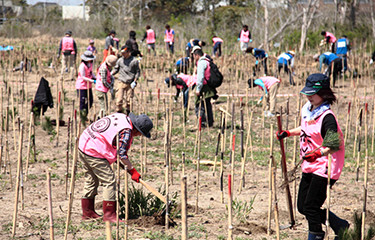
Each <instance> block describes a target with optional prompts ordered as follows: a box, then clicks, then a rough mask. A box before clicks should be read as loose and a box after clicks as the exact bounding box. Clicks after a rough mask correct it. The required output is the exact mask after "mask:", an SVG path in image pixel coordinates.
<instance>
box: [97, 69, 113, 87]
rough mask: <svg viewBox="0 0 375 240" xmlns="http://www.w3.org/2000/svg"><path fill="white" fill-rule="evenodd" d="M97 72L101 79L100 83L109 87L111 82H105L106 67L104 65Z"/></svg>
mask: <svg viewBox="0 0 375 240" xmlns="http://www.w3.org/2000/svg"><path fill="white" fill-rule="evenodd" d="M99 74H100V77H101V79H102V83H103V85H104V86H105V87H106V88H111V84H110V83H108V82H107V77H108V76H107V74H108V72H107V69H106V68H105V67H101V68H99Z"/></svg>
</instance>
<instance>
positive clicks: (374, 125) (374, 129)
mask: <svg viewBox="0 0 375 240" xmlns="http://www.w3.org/2000/svg"><path fill="white" fill-rule="evenodd" d="M374 89H375V87H374ZM373 96H374V95H373ZM372 111H373V113H372V139H371V153H374V138H375V98H374V102H373V110H372Z"/></svg>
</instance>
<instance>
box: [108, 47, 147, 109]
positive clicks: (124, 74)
mask: <svg viewBox="0 0 375 240" xmlns="http://www.w3.org/2000/svg"><path fill="white" fill-rule="evenodd" d="M131 53H132V48H131V46H128V45H125V46H122V47H121V55H122V57H121V58H120V59H118V60H117V63H116V66H115V67H114V69H113V70H112V72H111V75H116V74H117V73H118V72H120V76H119V78H118V80H119V81H118V83H117V89H116V110H117V112H123V101H124V100H123V98H124V93H125V97H126V105H125V110H126V113H127V114H129V112H130V111H131V102H132V100H133V97H134V88H135V87H136V86H137V80H138V78H139V76H140V74H141V70H140V68H139V61H138V60H137V59H136V58H135V57H133V56H132V55H131Z"/></svg>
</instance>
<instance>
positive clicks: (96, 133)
mask: <svg viewBox="0 0 375 240" xmlns="http://www.w3.org/2000/svg"><path fill="white" fill-rule="evenodd" d="M125 128H128V129H133V125H132V122H131V121H130V118H128V117H127V116H126V115H125V114H122V113H114V114H112V115H109V116H107V117H103V118H101V119H99V120H98V121H96V122H94V123H92V124H91V125H90V126H88V128H86V129H85V131H83V133H82V135H81V137H80V138H79V145H78V148H79V150H81V151H82V152H83V153H85V154H87V155H89V156H91V157H95V158H101V159H107V160H108V162H109V163H110V164H112V163H113V162H115V161H116V160H117V150H116V136H117V134H118V133H119V132H120V131H121V130H123V129H125ZM132 141H133V137H131V139H130V144H129V147H128V148H130V145H131V143H132Z"/></svg>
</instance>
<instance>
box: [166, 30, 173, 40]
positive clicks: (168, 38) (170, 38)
mask: <svg viewBox="0 0 375 240" xmlns="http://www.w3.org/2000/svg"><path fill="white" fill-rule="evenodd" d="M173 32H174V31H173V29H172V28H171V29H170V30H169V31H168V30H165V36H164V42H174V35H173Z"/></svg>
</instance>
